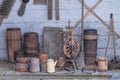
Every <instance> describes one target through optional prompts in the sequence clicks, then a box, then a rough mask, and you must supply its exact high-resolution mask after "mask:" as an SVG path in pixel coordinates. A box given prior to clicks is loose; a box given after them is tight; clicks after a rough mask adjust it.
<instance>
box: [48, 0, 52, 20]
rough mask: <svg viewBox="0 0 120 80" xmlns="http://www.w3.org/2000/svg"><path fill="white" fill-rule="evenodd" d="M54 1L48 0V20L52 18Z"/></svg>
mask: <svg viewBox="0 0 120 80" xmlns="http://www.w3.org/2000/svg"><path fill="white" fill-rule="evenodd" d="M52 1H53V0H48V20H52V4H53V3H52Z"/></svg>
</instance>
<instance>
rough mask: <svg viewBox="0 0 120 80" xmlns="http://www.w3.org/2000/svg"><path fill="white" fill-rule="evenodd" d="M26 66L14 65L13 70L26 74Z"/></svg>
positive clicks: (24, 64)
mask: <svg viewBox="0 0 120 80" xmlns="http://www.w3.org/2000/svg"><path fill="white" fill-rule="evenodd" d="M28 67H29V66H28V64H27V63H16V65H15V70H16V71H19V72H27V71H28Z"/></svg>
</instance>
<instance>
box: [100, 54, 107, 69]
mask: <svg viewBox="0 0 120 80" xmlns="http://www.w3.org/2000/svg"><path fill="white" fill-rule="evenodd" d="M107 70H108V61H107V58H106V57H105V56H100V57H98V71H107Z"/></svg>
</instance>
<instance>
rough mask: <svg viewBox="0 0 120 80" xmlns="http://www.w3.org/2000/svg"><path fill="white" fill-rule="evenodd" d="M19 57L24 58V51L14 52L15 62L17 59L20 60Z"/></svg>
mask: <svg viewBox="0 0 120 80" xmlns="http://www.w3.org/2000/svg"><path fill="white" fill-rule="evenodd" d="M21 57H25V54H24V51H22V50H19V51H16V52H15V54H14V60H15V61H16V60H17V58H21Z"/></svg>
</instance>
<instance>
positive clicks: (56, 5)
mask: <svg viewBox="0 0 120 80" xmlns="http://www.w3.org/2000/svg"><path fill="white" fill-rule="evenodd" d="M55 12H56V20H59V0H55Z"/></svg>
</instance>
